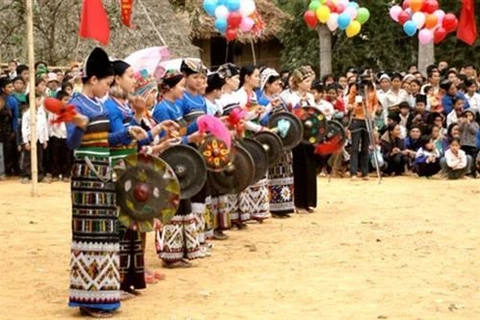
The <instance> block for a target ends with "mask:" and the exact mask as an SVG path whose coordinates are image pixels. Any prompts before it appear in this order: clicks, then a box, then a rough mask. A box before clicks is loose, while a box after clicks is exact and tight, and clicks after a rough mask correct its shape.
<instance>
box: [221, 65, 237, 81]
mask: <svg viewBox="0 0 480 320" xmlns="http://www.w3.org/2000/svg"><path fill="white" fill-rule="evenodd" d="M217 72H218V73H220V74H222V75H223V77H224V78H231V77H234V76H236V75H239V74H240V69H239V68H238V67H237V66H236V65H234V64H233V63H225V64H222V65H221V66H220V67H219V68H218V70H217Z"/></svg>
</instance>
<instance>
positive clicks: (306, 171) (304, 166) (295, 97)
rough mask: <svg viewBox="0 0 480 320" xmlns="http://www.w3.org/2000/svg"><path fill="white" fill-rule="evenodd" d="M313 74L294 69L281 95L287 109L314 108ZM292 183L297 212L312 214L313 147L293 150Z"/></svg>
mask: <svg viewBox="0 0 480 320" xmlns="http://www.w3.org/2000/svg"><path fill="white" fill-rule="evenodd" d="M313 77H314V75H313V73H312V72H311V71H310V70H309V69H308V68H305V67H300V68H298V69H295V70H294V71H293V73H292V76H291V79H290V90H288V91H284V92H283V93H282V99H283V100H284V101H285V102H286V104H287V107H288V108H291V109H292V110H293V109H296V108H302V107H307V106H311V107H314V106H315V101H314V98H313V95H312V94H311V93H309V91H310V88H311V86H312V81H313ZM292 154H293V182H294V199H295V207H296V209H297V211H298V212H300V213H305V212H310V213H311V212H313V211H314V209H315V207H316V206H317V174H316V165H317V161H316V157H315V154H314V147H313V145H311V144H305V143H300V144H299V145H298V146H296V147H295V148H293V150H292Z"/></svg>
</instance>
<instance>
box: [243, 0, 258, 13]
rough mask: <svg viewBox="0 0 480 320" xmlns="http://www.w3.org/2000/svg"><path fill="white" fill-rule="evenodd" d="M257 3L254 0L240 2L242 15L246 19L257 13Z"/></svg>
mask: <svg viewBox="0 0 480 320" xmlns="http://www.w3.org/2000/svg"><path fill="white" fill-rule="evenodd" d="M255 8H256V7H255V2H254V1H253V0H242V1H241V2H240V13H241V14H242V16H244V17H248V16H249V15H251V14H252V13H254V12H255Z"/></svg>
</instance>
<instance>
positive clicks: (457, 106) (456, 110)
mask: <svg viewBox="0 0 480 320" xmlns="http://www.w3.org/2000/svg"><path fill="white" fill-rule="evenodd" d="M463 105H464V101H463V99H461V98H454V99H453V110H452V111H451V112H450V113H449V114H448V115H447V128H448V127H449V126H450V125H451V124H452V123H458V118H460V116H461V115H462V113H463Z"/></svg>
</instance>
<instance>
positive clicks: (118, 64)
mask: <svg viewBox="0 0 480 320" xmlns="http://www.w3.org/2000/svg"><path fill="white" fill-rule="evenodd" d="M112 65H113V72H114V73H115V75H116V76H120V77H121V76H123V74H124V73H125V71H127V69H128V68H130V65H129V64H128V63H126V62H125V61H123V60H115V61H113V62H112Z"/></svg>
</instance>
